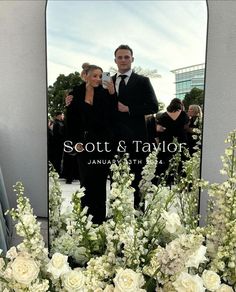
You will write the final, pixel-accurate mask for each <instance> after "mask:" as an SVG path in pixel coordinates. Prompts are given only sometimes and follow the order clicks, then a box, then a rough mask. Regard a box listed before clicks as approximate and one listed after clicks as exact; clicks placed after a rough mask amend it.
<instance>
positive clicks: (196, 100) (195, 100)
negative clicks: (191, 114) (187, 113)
mask: <svg viewBox="0 0 236 292" xmlns="http://www.w3.org/2000/svg"><path fill="white" fill-rule="evenodd" d="M203 102H204V90H202V89H199V88H197V87H194V88H193V89H192V90H191V91H190V92H189V93H186V94H185V97H184V99H183V103H184V106H185V108H186V109H188V107H189V106H190V104H197V105H200V107H203Z"/></svg>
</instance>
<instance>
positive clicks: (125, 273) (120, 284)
mask: <svg viewBox="0 0 236 292" xmlns="http://www.w3.org/2000/svg"><path fill="white" fill-rule="evenodd" d="M113 281H114V283H115V289H114V292H139V291H140V292H141V291H145V290H143V289H140V288H141V287H142V286H143V285H144V279H143V276H142V274H139V273H136V272H134V271H133V270H131V269H125V270H123V269H119V270H118V272H117V274H116V276H115V278H114V280H113Z"/></svg>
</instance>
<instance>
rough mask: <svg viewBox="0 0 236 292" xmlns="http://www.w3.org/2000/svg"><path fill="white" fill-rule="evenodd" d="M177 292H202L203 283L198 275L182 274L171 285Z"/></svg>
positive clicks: (203, 289)
mask: <svg viewBox="0 0 236 292" xmlns="http://www.w3.org/2000/svg"><path fill="white" fill-rule="evenodd" d="M173 286H174V287H175V289H176V291H177V292H204V291H205V288H204V287H203V281H202V279H201V278H200V277H199V276H198V275H190V274H188V273H185V272H182V273H181V274H180V275H179V277H178V278H177V280H176V281H175V282H174V283H173Z"/></svg>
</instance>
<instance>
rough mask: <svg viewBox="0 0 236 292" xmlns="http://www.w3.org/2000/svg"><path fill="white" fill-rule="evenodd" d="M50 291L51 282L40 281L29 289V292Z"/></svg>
mask: <svg viewBox="0 0 236 292" xmlns="http://www.w3.org/2000/svg"><path fill="white" fill-rule="evenodd" d="M45 291H49V280H47V279H44V280H39V279H37V280H36V282H35V283H34V284H33V285H31V286H30V287H29V292H45Z"/></svg>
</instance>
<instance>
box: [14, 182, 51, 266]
mask: <svg viewBox="0 0 236 292" xmlns="http://www.w3.org/2000/svg"><path fill="white" fill-rule="evenodd" d="M14 187H15V191H16V192H17V208H16V209H12V210H11V211H9V213H10V215H11V216H12V218H13V220H16V221H17V223H16V225H15V228H16V233H17V234H18V235H20V236H22V237H23V238H24V239H23V242H22V243H21V244H19V245H18V247H17V248H18V250H20V251H22V252H26V253H28V254H30V255H31V256H32V257H33V258H35V259H36V260H41V261H47V259H46V257H45V248H44V246H45V242H44V240H43V236H42V234H41V232H40V222H37V220H36V216H34V215H33V209H32V208H31V205H30V203H29V199H28V198H26V197H24V196H23V195H24V187H23V185H22V183H20V182H17V183H16V185H15V186H14Z"/></svg>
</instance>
